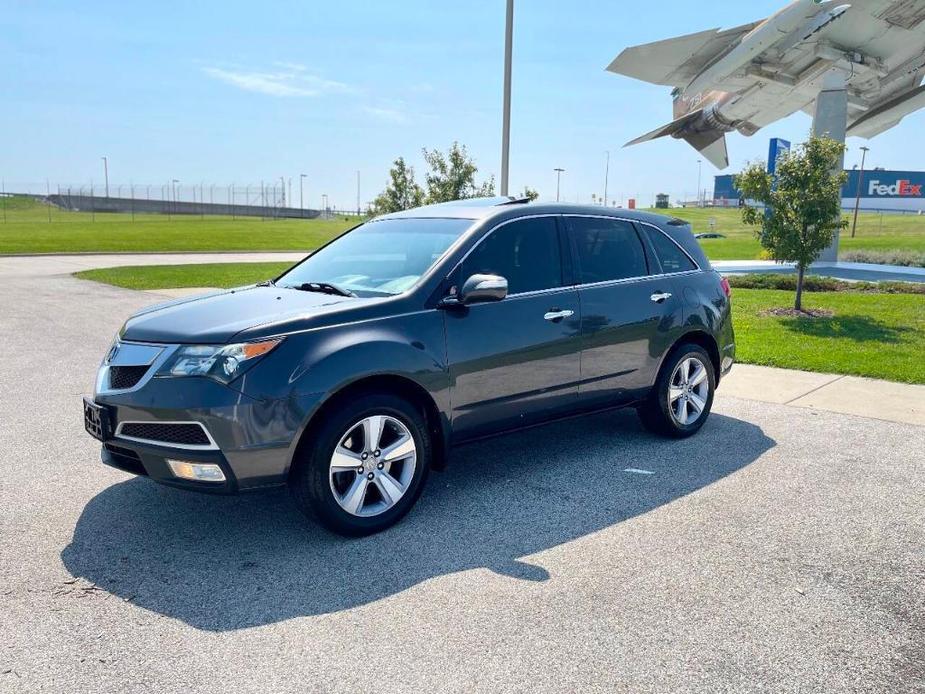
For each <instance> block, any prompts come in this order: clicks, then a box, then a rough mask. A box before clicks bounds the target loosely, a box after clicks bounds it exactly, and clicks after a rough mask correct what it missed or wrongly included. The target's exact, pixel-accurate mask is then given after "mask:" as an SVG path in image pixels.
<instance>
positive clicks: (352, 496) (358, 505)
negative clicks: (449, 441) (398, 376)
mask: <svg viewBox="0 0 925 694" xmlns="http://www.w3.org/2000/svg"><path fill="white" fill-rule="evenodd" d="M322 416H323V417H324V419H323V420H322V421H321V422H320V423H319V426H318V427H316V428H314V429H312V430H311V431H310V432H308V434H307V435H308V436H310V437H311V439H310V440H309V441H307V442H306V445H303V446H301V447H300V452H299V454H298V455H299V459H298V460H296V461H295V468H294V470H293V474H292V476H291V477H290V480H289V488H290V491H291V492H292V496H293V499H294V501H295V504H296V506H298V508H299V510H300V511H302V512H303V513H304V514H306V515H307V516H309V517H310V518H312V519H314V520H317V521H318V522H319V523H321V525H323V526H324V527H326V528H327V529H328V530H331V531H332V532H335V533H338V534H340V535H346V536H349V537H360V536H363V535H371V534H373V533H377V532H381V531H382V530H385V529H386V528H388V527H390V526H392V525H394V524H395V523H397V522H398V521H399V520H401V519H402V518H403V517H404V516H405V514H406V513H408V511H410V510H411V507H412V506H414V503H415V502H416V501H417V499H418V497H419V496H420V494H421V492H422V491H423V489H424V484H425V482H426V480H427V475H428V472H429V471H430V465H431V455H432V453H431V451H432V446H431V441H430V436H429V434H428V430H427V423H426V420H425V417H424V414H423V412H421V411H420V409H419V408H417V407H416V406H415V405H414V404H413V403H411V402H408V401H407V400H405V399H404V398H400V397H398V396H395V395H390V394H387V393H369V394H366V395H361V396H359V397H356V398H351V399H349V400H344V401H342V402H341V403H339V404H337V405H335V406H334V407H333V408H332V409H331V410H329V411H327V412H325V413H324V414H323V415H322Z"/></svg>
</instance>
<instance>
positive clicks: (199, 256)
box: [0, 251, 308, 277]
mask: <svg viewBox="0 0 925 694" xmlns="http://www.w3.org/2000/svg"><path fill="white" fill-rule="evenodd" d="M306 255H308V251H306V252H304V253H302V252H294V253H291V252H286V253H277V252H272V253H124V254H118V255H115V254H112V255H110V254H101V255H33V256H2V255H0V276H3V277H47V276H49V275H64V274H70V273H72V272H80V271H81V270H93V269H96V268H104V267H123V266H126V265H197V264H202V263H271V262H285V263H290V262H291V263H296V262H298V261H300V260H302V258H304V257H305V256H306Z"/></svg>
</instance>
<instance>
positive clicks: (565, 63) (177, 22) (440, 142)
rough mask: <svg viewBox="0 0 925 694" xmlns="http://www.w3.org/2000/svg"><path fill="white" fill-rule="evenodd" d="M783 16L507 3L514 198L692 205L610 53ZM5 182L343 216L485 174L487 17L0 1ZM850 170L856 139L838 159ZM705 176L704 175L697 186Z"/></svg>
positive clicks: (898, 135)
mask: <svg viewBox="0 0 925 694" xmlns="http://www.w3.org/2000/svg"><path fill="white" fill-rule="evenodd" d="M782 4H783V0H776V1H775V2H767V1H763V0H759V1H757V2H748V3H742V2H731V1H721V0H717V1H716V2H713V3H710V4H709V7H710V8H711V10H710V15H711V16H707V12H706V11H705V10H704V9H703V8H704V4H703V3H691V2H686V1H681V0H665V1H663V2H660V3H641V4H639V5H638V6H637V7H634V8H632V9H630V7H629V3H626V2H616V1H614V0H610V1H598V0H572V1H571V2H568V3H565V2H561V1H556V0H518V2H517V6H516V10H515V47H514V89H513V110H512V120H513V125H512V149H511V187H512V189H515V188H516V189H522V187H523V186H524V185H530V186H532V187H534V188H537V189H538V190H539V191H540V193H541V196H542V197H543V198H546V199H549V198H554V197H555V174H554V173H553V171H552V169H553V168H554V167H557V166H561V167H563V168H565V169H566V173H565V174H564V175H563V178H562V196H563V198H564V199H568V200H576V199H580V200H581V201H582V202H587V201H589V200H590V197H591V194H592V193H596V194H601V193H602V192H603V178H604V161H605V154H604V151H605V150H608V149H609V150H610V152H611V167H610V185H609V192H610V196H611V198H616V199H619V198H621V197H622V198H628V197H632V196H636V195H640V196H641V197H642V199H643V201H644V202H647V203H649V202H651V196H652V195H653V194H654V193H655V192H659V191H665V192H670V193H671V194H672V195H673V197H677V196H679V195H681V194H683V193H685V192H687V193H688V194H692V191H694V190H695V189H696V187H697V159H698V156H697V154H696V152H694V151H693V150H692V149H690V148H689V147H688V146H687V145H686V144H684V143H683V142H679V141H676V140H671V139H666V140H661V141H657V142H652V143H647V144H643V145H639V146H637V147H633V148H629V149H622V144H623V143H624V142H626V141H627V140H629V139H631V138H633V137H635V136H637V135H640V134H642V133H643V132H646V131H648V130H650V129H652V128H654V127H656V126H657V125H661V124H663V123H666V122H668V121H670V120H671V102H670V97H669V94H668V91H669V90H668V89H667V88H664V87H656V86H651V85H646V84H643V83H641V82H636V81H634V80H631V79H628V78H624V77H620V76H617V75H613V74H610V73H607V72H605V71H604V68H605V66H606V65H607V64H608V63H609V62H610V61H611V60H612V59H613V58H614V57H615V56H616V55H617V54H618V53H619V52H620V51H621V50H622V49H623V48H624V47H626V46H629V45H633V44H637V43H643V42H647V41H653V40H657V39H661V38H666V37H670V36H674V35H677V34H683V33H689V32H693V31H698V30H702V29H706V28H709V27H711V26H734V25H737V24H741V23H744V22H747V21H751V20H754V19H758V18H760V17H764V16H766V15H768V14H770V13H771V12H773V11H774V10H776V9H777V8H778V7H780V6H781V5H782ZM0 7H2V10H0V59H2V65H3V66H4V69H3V70H2V71H0V94H2V95H3V98H2V101H0V103H2V108H0V129H2V132H3V133H4V139H3V146H2V147H0V176H2V177H3V178H4V179H5V180H6V181H9V182H14V183H20V184H22V183H32V184H34V185H38V184H39V182H42V184H44V181H45V179H46V178H48V179H50V180H51V181H52V183H53V184H54V183H62V184H65V183H72V184H77V183H83V184H87V183H89V182H90V181H91V180H93V181H94V182H95V183H97V184H99V183H100V182H101V180H102V163H101V160H100V157H101V156H102V155H106V156H107V157H108V158H109V161H110V179H111V180H112V181H113V182H116V181H118V182H123V183H128V182H129V181H130V180H131V181H135V182H136V183H151V184H157V185H160V184H161V183H163V182H165V181H168V180H170V179H172V178H176V179H179V180H180V181H182V182H186V183H193V182H199V181H205V182H206V183H209V182H214V183H220V184H227V183H230V182H237V183H238V184H244V183H259V182H260V181H261V180H267V181H269V180H272V179H277V180H278V178H279V177H280V176H284V177H287V178H289V177H291V178H292V179H293V180H294V181H295V182H296V183H295V184H294V185H297V181H298V175H299V174H300V173H305V174H307V176H308V178H307V182H306V196H307V201H306V204H308V203H309V202H310V203H311V204H312V205H317V204H319V202H320V195H321V193H327V194H328V195H329V196H330V198H331V200H332V201H333V202H334V203H335V204H337V205H338V206H339V207H342V206H348V207H350V206H354V205H355V200H356V171H357V170H359V171H360V172H361V184H362V201H363V202H364V203H365V202H366V201H367V200H371V199H372V198H373V197H374V196H375V194H376V193H377V192H378V191H379V190H381V188H382V187H383V186H384V184H385V182H386V178H387V171H388V168H389V165H390V163H391V161H392V160H393V159H394V158H395V157H397V156H400V155H402V156H404V157H405V158H406V159H407V160H409V161H410V162H411V163H412V164H413V165H415V166H416V168H417V170H418V174H419V178H421V179H423V168H424V167H423V163H422V160H421V156H420V152H421V148H422V147H440V148H445V147H447V146H448V145H449V144H450V143H451V142H452V141H453V140H459V141H460V142H461V143H464V144H466V145H467V146H468V147H469V149H470V151H471V153H472V154H473V155H474V157H475V158H476V160H477V163H478V164H479V167H480V173H481V174H485V175H489V174H496V175H497V174H498V172H499V169H500V130H501V127H500V126H501V86H502V83H501V79H502V76H501V67H502V60H503V27H504V1H503V0H492V1H490V2H489V1H483V0H470V2H466V3H448V2H433V1H431V2H423V1H418V0H401V2H399V1H397V0H396V1H395V2H359V1H354V0H340V1H339V2H323V3H320V2H267V3H262V4H260V3H253V2H248V3H242V2H238V1H237V0H226V1H225V2H221V3H219V2H204V1H203V2H195V3H185V2H171V1H170V0H167V1H165V2H161V3H157V4H151V3H125V2H119V3H116V2H108V1H102V0H96V1H94V2H91V3H74V2H68V3H64V2H31V1H26V0H19V1H17V0H2V2H0ZM923 123H925V115H922V114H916V115H913V116H911V117H909V118H907V119H906V120H905V121H904V122H903V124H902V125H900V126H899V127H898V128H896V129H894V130H893V131H890V132H888V133H885V134H884V135H881V136H880V137H878V138H876V139H875V140H874V141H873V143H872V144H871V147H872V152H871V155H870V159H869V162H870V165H872V166H885V167H887V168H896V169H920V168H922V165H923V162H921V161H920V159H921V153H922V151H923V148H922V137H921V135H920V130H921V128H922V125H923ZM809 127H810V119H809V118H808V117H807V116H805V115H802V114H798V115H795V116H793V117H791V118H789V119H787V120H785V121H781V122H780V123H778V124H776V125H774V126H772V127H770V128H767V129H765V130H763V131H761V132H760V133H759V134H757V135H756V136H754V137H752V138H745V137H742V136H740V135H738V134H734V135H732V136H730V138H729V151H730V158H731V162H732V167H731V168H730V169H729V170H730V171H734V170H736V169H738V168H741V166H742V164H743V163H744V162H746V161H748V160H752V159H755V158H762V157H766V153H767V142H768V138H770V137H773V136H779V137H785V138H788V139H793V140H796V141H798V140H800V139H802V138H803V137H804V136H805V134H806V133H807V132H808V130H809ZM848 144H849V147H850V148H851V149H850V151H849V153H848V158H847V161H848V165H849V166H850V165H851V164H853V163H855V161H856V160H857V158H858V154H859V153H858V152H857V147H858V146H860V145H861V144H864V143H863V142H862V141H860V140H858V141H849V143H848ZM715 173H716V171H715V170H714V169H713V168H712V167H710V166H709V164H706V163H705V164H704V168H703V180H704V186H706V185H707V183H708V181H710V180H711V179H710V177H711V176H712V175H713V174H715Z"/></svg>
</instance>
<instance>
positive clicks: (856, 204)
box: [851, 147, 870, 238]
mask: <svg viewBox="0 0 925 694" xmlns="http://www.w3.org/2000/svg"><path fill="white" fill-rule="evenodd" d="M869 151H870V147H861V171H860V172H859V173H858V195H857V198H855V201H854V224H852V225H851V238H854V232H856V231H857V230H858V209H859V208H860V207H861V185H862V184H863V181H864V162H865V161H866V160H867V153H868V152H869Z"/></svg>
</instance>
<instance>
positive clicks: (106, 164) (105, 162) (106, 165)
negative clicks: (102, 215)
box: [103, 157, 109, 198]
mask: <svg viewBox="0 0 925 694" xmlns="http://www.w3.org/2000/svg"><path fill="white" fill-rule="evenodd" d="M103 177H104V178H105V179H106V197H107V198H108V197H109V160H108V159H107V158H106V157H103Z"/></svg>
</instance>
